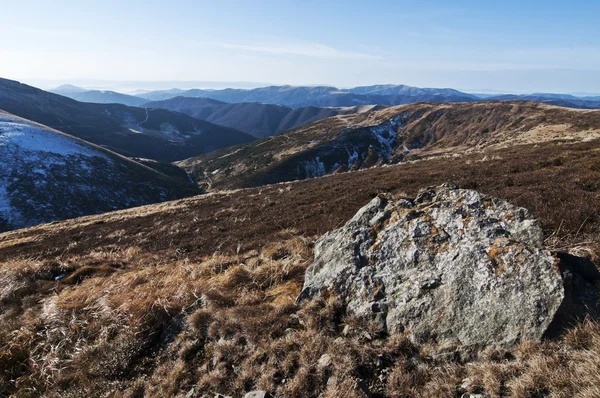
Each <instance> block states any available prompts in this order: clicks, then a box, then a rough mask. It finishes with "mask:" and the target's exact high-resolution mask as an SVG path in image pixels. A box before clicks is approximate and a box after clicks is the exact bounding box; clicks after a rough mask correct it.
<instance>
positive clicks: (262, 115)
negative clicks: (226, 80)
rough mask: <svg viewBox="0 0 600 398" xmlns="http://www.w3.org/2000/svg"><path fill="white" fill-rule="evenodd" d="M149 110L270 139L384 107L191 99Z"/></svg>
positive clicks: (150, 104)
mask: <svg viewBox="0 0 600 398" xmlns="http://www.w3.org/2000/svg"><path fill="white" fill-rule="evenodd" d="M146 106H147V107H150V108H163V109H169V110H172V111H177V112H182V113H185V114H187V115H190V116H192V117H195V118H198V119H202V120H207V121H209V122H212V123H215V124H218V125H221V126H227V127H231V128H235V129H237V130H241V131H245V132H247V133H250V134H252V135H253V136H255V137H268V136H271V135H273V134H276V133H280V132H282V131H285V130H289V129H292V128H295V127H298V126H300V125H303V124H307V123H311V122H315V121H318V120H321V119H325V118H328V117H331V116H335V115H344V114H352V113H361V112H366V111H368V110H372V109H381V108H383V106H375V105H371V106H369V105H363V106H354V107H347V108H319V107H316V106H309V107H302V108H290V107H287V106H282V105H274V104H262V103H258V102H242V103H236V104H229V103H226V102H221V101H216V100H211V99H208V98H188V97H175V98H172V99H168V100H164V101H154V102H148V103H147V104H146Z"/></svg>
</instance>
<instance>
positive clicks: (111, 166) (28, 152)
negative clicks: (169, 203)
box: [0, 111, 198, 231]
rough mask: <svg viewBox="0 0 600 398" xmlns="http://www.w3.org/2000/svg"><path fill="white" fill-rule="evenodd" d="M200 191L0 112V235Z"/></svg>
mask: <svg viewBox="0 0 600 398" xmlns="http://www.w3.org/2000/svg"><path fill="white" fill-rule="evenodd" d="M197 192H198V191H197V189H196V188H195V186H193V185H191V184H185V183H181V181H180V180H179V181H178V180H175V179H172V178H169V177H167V176H166V175H164V174H162V173H158V172H156V171H154V170H152V169H150V168H148V167H146V166H143V165H141V164H139V163H136V162H134V161H131V160H129V159H127V158H124V157H122V156H119V155H117V154H115V153H112V152H110V151H107V150H105V149H103V148H101V147H98V146H96V145H92V144H89V143H87V142H85V141H82V140H79V139H77V138H74V137H71V136H69V135H66V134H63V133H60V132H58V131H56V130H53V129H50V128H48V127H46V126H43V125H40V124H37V123H33V122H30V121H28V120H25V119H22V118H19V117H16V116H14V115H11V114H8V113H5V112H3V111H0V231H5V230H9V229H15V228H22V227H27V226H31V225H35V224H39V223H46V222H50V221H55V220H61V219H65V218H73V217H80V216H82V215H87V214H95V213H101V212H106V211H110V210H115V209H122V208H127V207H134V206H140V205H144V204H149V203H156V202H162V201H165V200H173V199H177V198H181V197H184V196H190V195H192V194H194V193H197Z"/></svg>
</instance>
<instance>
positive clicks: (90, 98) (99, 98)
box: [50, 90, 148, 106]
mask: <svg viewBox="0 0 600 398" xmlns="http://www.w3.org/2000/svg"><path fill="white" fill-rule="evenodd" d="M50 92H52V93H55V94H60V95H64V96H65V97H69V98H72V99H74V100H77V101H81V102H93V103H96V104H123V105H130V106H141V105H143V104H144V103H146V102H148V100H146V99H144V98H140V97H136V96H134V95H127V94H121V93H117V92H115V91H100V90H88V91H71V92H68V91H57V90H50Z"/></svg>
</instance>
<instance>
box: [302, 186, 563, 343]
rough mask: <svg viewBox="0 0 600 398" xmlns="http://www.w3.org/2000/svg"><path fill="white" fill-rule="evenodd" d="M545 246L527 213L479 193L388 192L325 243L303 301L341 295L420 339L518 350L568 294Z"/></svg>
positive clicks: (350, 305) (351, 307)
mask: <svg viewBox="0 0 600 398" xmlns="http://www.w3.org/2000/svg"><path fill="white" fill-rule="evenodd" d="M542 243H543V234H542V228H541V226H540V224H539V222H538V221H536V220H534V219H532V218H531V216H530V214H529V213H528V211H527V210H525V209H523V208H519V207H515V206H513V205H511V204H510V203H508V202H507V201H505V200H501V199H496V198H492V197H489V196H486V195H483V194H480V193H478V192H476V191H473V190H464V189H457V188H456V187H454V186H451V185H443V186H441V187H435V188H429V189H426V190H424V191H422V192H420V193H419V194H418V196H417V197H416V198H414V199H393V198H391V197H389V196H379V197H376V198H375V199H373V200H372V201H371V202H370V203H369V204H367V205H366V206H364V207H363V208H362V209H360V210H359V212H358V213H357V214H356V215H355V216H354V217H353V218H352V219H351V220H350V221H349V222H348V223H347V224H346V225H344V226H343V227H342V228H340V229H338V230H335V231H332V232H329V233H327V234H326V235H324V236H323V237H322V238H321V239H320V240H319V241H318V242H317V244H316V246H315V260H314V263H313V264H312V265H311V266H310V267H309V268H308V270H307V272H306V278H305V283H304V288H303V291H302V293H301V295H300V297H299V300H300V301H301V300H303V299H305V298H308V297H313V296H318V295H321V294H323V293H324V292H329V293H335V294H337V295H338V296H339V297H340V298H341V299H342V300H343V301H344V303H345V304H346V306H347V310H348V312H349V313H354V314H357V315H363V316H368V317H372V318H373V319H375V320H377V321H378V322H380V323H381V326H382V327H383V328H384V329H385V330H387V331H388V332H399V331H404V330H406V331H407V332H409V333H410V335H411V336H412V337H413V338H414V339H415V340H416V341H425V340H433V341H437V342H438V343H440V344H442V345H452V346H462V347H473V348H483V347H487V346H494V347H510V346H513V345H514V344H516V343H517V342H519V341H520V340H522V339H525V338H533V339H538V338H541V337H542V335H543V334H544V333H545V332H546V330H547V329H548V327H549V325H550V324H551V322H552V321H553V319H554V317H555V315H556V313H557V311H558V309H559V307H561V304H562V303H563V299H564V297H565V289H564V287H563V279H562V276H561V270H560V267H559V266H558V263H559V260H558V258H556V257H555V256H554V255H553V254H552V253H551V252H550V251H548V250H544V249H543V248H542Z"/></svg>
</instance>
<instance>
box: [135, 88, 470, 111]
mask: <svg viewBox="0 0 600 398" xmlns="http://www.w3.org/2000/svg"><path fill="white" fill-rule="evenodd" d="M176 96H182V97H202V98H210V99H214V100H218V101H223V102H229V103H239V102H262V103H266V104H278V105H285V106H289V107H293V108H298V107H306V106H319V107H347V106H358V105H374V104H380V105H400V104H409V103H413V102H468V101H473V100H476V99H477V97H475V96H473V95H471V94H466V93H461V92H460V91H456V90H451V89H418V88H416V87H408V86H389V85H385V86H369V87H358V88H355V89H348V90H340V89H338V88H336V87H330V86H314V87H313V86H269V87H262V88H256V89H252V90H245V89H225V90H200V89H193V90H185V91H182V92H179V93H177V94H174V93H172V92H168V91H153V92H150V93H145V94H140V97H143V98H146V99H148V100H152V101H158V100H165V99H169V98H173V97H176Z"/></svg>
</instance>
